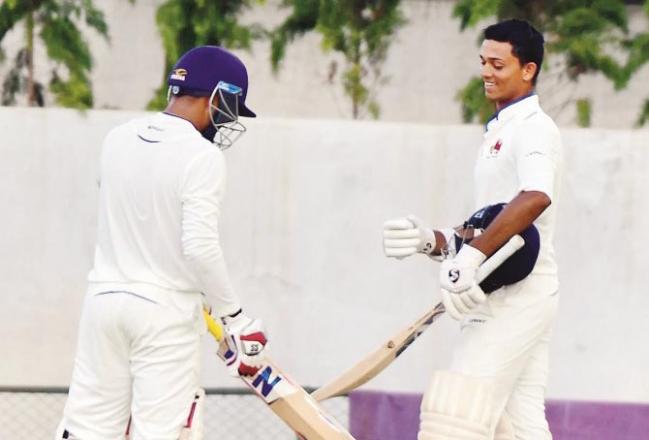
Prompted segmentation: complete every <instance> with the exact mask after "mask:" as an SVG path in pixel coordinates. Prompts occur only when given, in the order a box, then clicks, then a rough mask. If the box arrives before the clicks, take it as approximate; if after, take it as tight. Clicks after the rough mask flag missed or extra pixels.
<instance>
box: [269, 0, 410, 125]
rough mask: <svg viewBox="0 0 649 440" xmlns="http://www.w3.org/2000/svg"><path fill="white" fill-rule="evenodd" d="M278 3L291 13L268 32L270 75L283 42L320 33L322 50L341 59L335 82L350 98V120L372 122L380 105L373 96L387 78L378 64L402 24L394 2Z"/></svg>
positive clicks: (282, 51)
mask: <svg viewBox="0 0 649 440" xmlns="http://www.w3.org/2000/svg"><path fill="white" fill-rule="evenodd" d="M282 4H283V6H284V7H288V8H290V9H291V13H290V15H289V16H288V18H287V19H286V20H285V21H284V22H283V23H282V24H281V25H280V26H279V27H277V28H276V29H275V30H274V31H273V32H272V33H271V63H272V66H273V69H274V71H275V72H278V71H279V68H280V65H281V62H282V60H283V58H284V55H285V52H286V47H287V45H288V44H289V43H291V42H292V41H294V40H295V38H296V37H298V36H301V35H303V34H305V33H307V32H311V31H316V32H318V33H320V34H321V35H322V48H323V50H324V51H325V52H327V51H335V52H338V53H340V54H342V55H343V57H344V59H345V67H344V70H343V71H342V73H341V80H342V85H343V90H344V92H345V94H346V95H347V96H348V97H349V98H350V100H351V104H352V116H353V117H354V118H360V117H362V116H363V115H364V114H366V113H367V114H369V115H370V116H371V117H373V118H378V116H379V113H380V106H379V104H378V102H377V100H376V97H375V94H376V91H377V89H378V87H379V86H380V85H382V84H385V82H386V81H387V80H388V79H387V78H386V77H385V76H384V75H383V73H382V67H383V63H384V62H385V59H386V56H387V51H388V49H389V47H390V44H391V42H392V41H393V39H394V36H395V33H396V31H397V30H398V29H399V28H400V27H401V26H402V25H403V24H404V23H405V19H404V18H403V15H402V13H401V10H400V8H399V6H400V1H399V0H284V1H283V3H282ZM334 68H335V64H334ZM332 72H335V70H334V69H332ZM332 74H333V73H332Z"/></svg>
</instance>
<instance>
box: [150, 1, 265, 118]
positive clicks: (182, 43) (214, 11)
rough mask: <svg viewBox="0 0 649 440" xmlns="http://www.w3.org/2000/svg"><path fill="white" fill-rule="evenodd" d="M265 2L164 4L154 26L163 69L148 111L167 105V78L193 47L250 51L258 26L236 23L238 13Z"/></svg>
mask: <svg viewBox="0 0 649 440" xmlns="http://www.w3.org/2000/svg"><path fill="white" fill-rule="evenodd" d="M261 3H264V0H167V1H166V2H165V3H163V4H162V5H161V6H160V7H159V8H158V11H157V13H156V23H157V25H158V30H159V32H160V36H161V37H162V46H163V48H164V51H165V67H164V73H163V78H162V83H161V85H160V87H159V88H158V89H157V90H156V92H155V97H154V98H153V99H152V100H151V101H150V102H149V104H148V108H149V109H150V110H159V109H162V108H164V107H165V105H166V103H167V76H168V74H169V72H170V70H171V68H172V66H173V65H174V63H175V62H176V60H178V58H179V57H180V56H181V55H182V54H183V53H185V52H186V51H188V50H189V49H191V48H192V47H196V46H202V45H217V46H224V47H228V48H232V49H250V46H251V43H252V41H253V40H254V39H255V38H261V37H262V36H263V30H262V29H261V27H260V26H258V25H241V24H239V23H238V22H237V20H238V18H239V16H240V14H241V12H243V10H245V9H246V8H249V7H251V6H252V5H253V4H261Z"/></svg>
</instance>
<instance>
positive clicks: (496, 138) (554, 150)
mask: <svg viewBox="0 0 649 440" xmlns="http://www.w3.org/2000/svg"><path fill="white" fill-rule="evenodd" d="M561 168H562V146H561V137H560V134H559V129H558V128H557V126H556V124H555V123H554V122H553V121H552V119H551V118H550V117H549V116H548V115H546V114H545V113H544V112H543V110H542V109H541V107H540V106H539V100H538V97H537V96H536V95H531V96H528V97H526V98H523V99H521V100H520V101H517V102H515V103H513V104H511V105H509V106H507V107H505V108H503V109H502V110H501V111H500V112H499V113H498V114H497V117H495V118H494V119H492V120H491V121H490V122H489V123H488V124H487V132H486V133H485V135H484V142H483V143H482V146H481V147H480V152H479V154H478V160H477V162H476V167H475V194H476V209H480V208H483V207H484V206H487V205H492V204H495V203H507V202H509V201H511V200H512V199H513V198H514V197H516V195H518V193H520V192H521V191H540V192H543V193H545V194H546V195H547V196H548V197H549V198H550V200H552V204H551V205H550V206H549V207H548V208H547V209H546V210H545V211H544V212H543V213H542V214H541V215H540V216H539V217H538V218H537V219H536V220H535V221H534V225H535V226H536V227H537V229H538V231H539V234H540V238H541V248H540V252H539V257H538V260H537V262H536V266H535V267H534V270H533V271H532V274H537V275H549V276H551V277H552V278H553V281H552V282H551V284H553V285H554V289H556V288H557V281H556V279H557V265H556V262H555V258H554V246H553V239H554V224H555V217H556V209H557V202H558V200H557V193H558V190H559V181H560V175H561Z"/></svg>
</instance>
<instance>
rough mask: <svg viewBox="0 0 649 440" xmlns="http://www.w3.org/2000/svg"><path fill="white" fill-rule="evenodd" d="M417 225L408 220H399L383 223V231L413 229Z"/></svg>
mask: <svg viewBox="0 0 649 440" xmlns="http://www.w3.org/2000/svg"><path fill="white" fill-rule="evenodd" d="M414 226H415V225H413V224H412V222H411V221H410V220H408V219H407V218H404V217H402V218H397V219H393V220H388V221H386V222H385V223H383V229H385V230H388V229H413V228H414Z"/></svg>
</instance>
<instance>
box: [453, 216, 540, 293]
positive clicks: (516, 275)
mask: <svg viewBox="0 0 649 440" xmlns="http://www.w3.org/2000/svg"><path fill="white" fill-rule="evenodd" d="M504 207H505V203H498V204H495V205H489V206H485V207H484V208H482V209H480V210H478V211H476V212H475V213H474V214H473V215H472V216H471V217H469V219H468V220H467V221H465V222H464V225H463V226H464V229H468V228H473V229H475V230H479V231H481V232H482V231H484V230H485V229H486V228H487V226H489V225H490V224H491V222H492V221H493V220H494V219H495V218H496V216H497V215H498V214H500V211H502V210H503V208H504ZM519 235H520V236H521V237H523V240H525V245H524V246H523V247H522V248H520V249H519V250H518V251H516V252H515V253H514V254H513V255H512V256H511V257H509V258H508V259H507V260H505V262H504V263H503V264H501V265H500V266H499V267H498V268H497V269H496V270H494V271H493V272H492V273H491V275H489V276H488V277H487V278H485V280H484V281H483V282H482V283H480V288H481V289H482V290H483V291H484V292H485V293H491V292H493V291H495V290H498V289H500V288H501V287H503V286H508V285H510V284H514V283H517V282H519V281H521V280H523V279H524V278H525V277H527V276H528V275H529V274H530V273H531V272H532V270H533V269H534V265H535V264H536V260H537V258H538V256H539V247H540V237H539V231H538V230H537V229H536V226H534V225H533V224H532V225H530V226H528V227H527V228H526V229H525V230H523V231H522V232H521V233H519ZM471 240H472V238H464V237H461V236H459V235H458V234H457V233H456V234H455V249H456V250H458V251H459V250H460V248H461V247H462V245H463V244H464V243H470V242H471Z"/></svg>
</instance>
